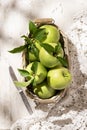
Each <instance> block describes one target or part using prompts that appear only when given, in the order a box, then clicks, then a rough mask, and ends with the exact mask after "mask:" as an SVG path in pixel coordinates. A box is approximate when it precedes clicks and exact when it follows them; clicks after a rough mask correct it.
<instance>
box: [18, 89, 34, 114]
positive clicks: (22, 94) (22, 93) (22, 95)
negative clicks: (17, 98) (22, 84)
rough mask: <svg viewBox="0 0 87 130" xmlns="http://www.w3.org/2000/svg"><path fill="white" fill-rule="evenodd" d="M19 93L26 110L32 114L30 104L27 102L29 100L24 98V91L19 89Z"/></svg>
mask: <svg viewBox="0 0 87 130" xmlns="http://www.w3.org/2000/svg"><path fill="white" fill-rule="evenodd" d="M19 93H20V95H21V98H22V100H23V102H24V104H25V106H26V108H27V110H28V112H29V113H30V114H32V113H33V111H32V108H31V106H30V104H29V102H28V100H27V98H26V96H25V94H24V92H23V91H20V92H19Z"/></svg>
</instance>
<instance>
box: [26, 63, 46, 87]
mask: <svg viewBox="0 0 87 130" xmlns="http://www.w3.org/2000/svg"><path fill="white" fill-rule="evenodd" d="M26 70H27V71H28V72H29V73H30V75H32V76H34V81H33V85H34V84H35V85H36V84H39V83H41V82H43V80H44V79H45V78H46V76H47V70H46V68H45V67H44V66H43V65H42V64H41V63H40V62H37V61H35V62H32V63H30V64H29V65H28V66H27V67H26Z"/></svg>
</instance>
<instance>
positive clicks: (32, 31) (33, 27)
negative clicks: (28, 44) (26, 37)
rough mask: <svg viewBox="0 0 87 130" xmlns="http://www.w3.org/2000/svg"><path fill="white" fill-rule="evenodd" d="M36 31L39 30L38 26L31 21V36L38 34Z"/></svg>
mask: <svg viewBox="0 0 87 130" xmlns="http://www.w3.org/2000/svg"><path fill="white" fill-rule="evenodd" d="M36 30H37V27H36V25H35V24H34V23H33V22H32V21H30V22H29V31H30V34H34V33H35V32H36Z"/></svg>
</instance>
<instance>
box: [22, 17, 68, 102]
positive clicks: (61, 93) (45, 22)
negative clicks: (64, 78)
mask: <svg viewBox="0 0 87 130" xmlns="http://www.w3.org/2000/svg"><path fill="white" fill-rule="evenodd" d="M34 23H35V24H36V26H37V27H40V26H42V25H53V26H55V27H56V28H57V29H58V30H59V32H60V39H59V42H60V43H62V48H63V51H64V57H65V58H66V60H67V62H68V66H67V68H68V69H69V70H70V63H69V61H70V60H69V51H68V39H67V36H66V35H65V34H64V32H63V31H62V30H61V29H60V28H59V27H58V26H57V25H56V24H55V21H54V20H53V19H52V18H43V19H36V20H35V21H34ZM26 55H27V50H25V51H23V53H22V61H23V64H22V66H23V68H26V66H27V65H28V64H29V63H28V62H27V59H26ZM24 80H26V79H24ZM67 89H68V87H66V88H64V89H62V90H58V91H57V93H56V95H54V96H52V97H51V98H48V99H41V98H39V97H38V96H37V95H35V94H34V93H32V91H31V86H27V87H26V88H25V92H26V95H27V96H28V97H30V98H32V99H34V101H35V102H38V103H47V104H49V103H55V102H59V101H60V99H62V98H63V97H64V96H65V94H66V93H67Z"/></svg>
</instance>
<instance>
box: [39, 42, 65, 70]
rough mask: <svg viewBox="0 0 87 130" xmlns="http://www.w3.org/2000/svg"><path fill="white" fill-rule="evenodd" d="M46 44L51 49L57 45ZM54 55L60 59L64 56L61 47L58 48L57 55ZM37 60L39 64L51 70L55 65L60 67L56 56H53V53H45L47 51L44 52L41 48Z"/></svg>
mask: <svg viewBox="0 0 87 130" xmlns="http://www.w3.org/2000/svg"><path fill="white" fill-rule="evenodd" d="M43 44H44V43H43ZM45 44H46V43H45ZM48 44H49V45H51V46H52V47H55V46H56V45H57V43H48ZM56 55H57V56H60V57H63V56H64V52H63V49H62V47H61V48H60V50H59V51H58V53H57V54H56ZM39 59H40V62H41V63H42V64H43V65H44V66H45V67H47V68H53V67H55V66H57V65H58V66H61V63H60V61H59V60H58V59H57V58H56V56H54V54H53V53H49V52H47V50H45V49H44V48H43V47H42V48H41V49H40V52H39Z"/></svg>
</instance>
